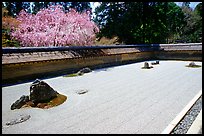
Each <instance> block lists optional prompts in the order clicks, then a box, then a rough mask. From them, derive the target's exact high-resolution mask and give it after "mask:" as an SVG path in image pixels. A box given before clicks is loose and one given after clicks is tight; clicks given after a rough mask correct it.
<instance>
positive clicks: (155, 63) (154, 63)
mask: <svg viewBox="0 0 204 136" xmlns="http://www.w3.org/2000/svg"><path fill="white" fill-rule="evenodd" d="M151 64H152V65H157V64H159V61H158V60H156V62H152V63H151Z"/></svg>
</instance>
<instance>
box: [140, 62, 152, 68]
mask: <svg viewBox="0 0 204 136" xmlns="http://www.w3.org/2000/svg"><path fill="white" fill-rule="evenodd" d="M142 68H143V69H150V68H153V67H152V66H149V63H148V62H145V63H144V67H142Z"/></svg>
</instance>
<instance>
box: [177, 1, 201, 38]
mask: <svg viewBox="0 0 204 136" xmlns="http://www.w3.org/2000/svg"><path fill="white" fill-rule="evenodd" d="M181 8H182V11H183V13H184V15H185V18H184V21H185V26H184V27H183V29H182V34H181V39H182V40H184V41H186V42H202V3H200V4H198V5H197V6H196V8H195V9H194V10H193V9H191V8H190V7H189V6H185V5H184V6H182V7H181Z"/></svg>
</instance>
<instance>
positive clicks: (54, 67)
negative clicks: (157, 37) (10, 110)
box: [2, 45, 202, 84]
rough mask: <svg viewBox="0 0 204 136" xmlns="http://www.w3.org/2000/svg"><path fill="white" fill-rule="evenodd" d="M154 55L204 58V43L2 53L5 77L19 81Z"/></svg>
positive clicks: (14, 81) (5, 80)
mask: <svg viewBox="0 0 204 136" xmlns="http://www.w3.org/2000/svg"><path fill="white" fill-rule="evenodd" d="M151 59H159V60H160V59H165V60H192V61H202V45H201V46H192V45H189V46H179V47H176V46H167V45H160V46H159V50H157V51H147V50H145V49H141V48H120V49H97V50H96V49H94V50H77V51H73V50H70V51H53V52H33V53H9V54H3V55H2V81H3V84H4V83H16V82H20V81H23V80H25V79H26V80H27V79H28V80H29V79H31V80H33V79H35V78H43V77H49V76H56V75H60V74H67V73H72V72H76V71H78V70H79V69H81V68H83V67H90V68H92V69H94V68H100V67H106V66H112V65H121V64H126V63H131V62H138V61H145V60H151Z"/></svg>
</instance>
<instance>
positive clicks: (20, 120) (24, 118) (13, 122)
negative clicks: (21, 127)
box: [6, 115, 30, 126]
mask: <svg viewBox="0 0 204 136" xmlns="http://www.w3.org/2000/svg"><path fill="white" fill-rule="evenodd" d="M21 116H22V115H21ZM28 119H30V115H24V116H23V117H20V118H19V119H14V120H12V121H10V122H7V123H6V125H7V126H9V125H15V124H18V123H22V122H24V121H26V120H28Z"/></svg>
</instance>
